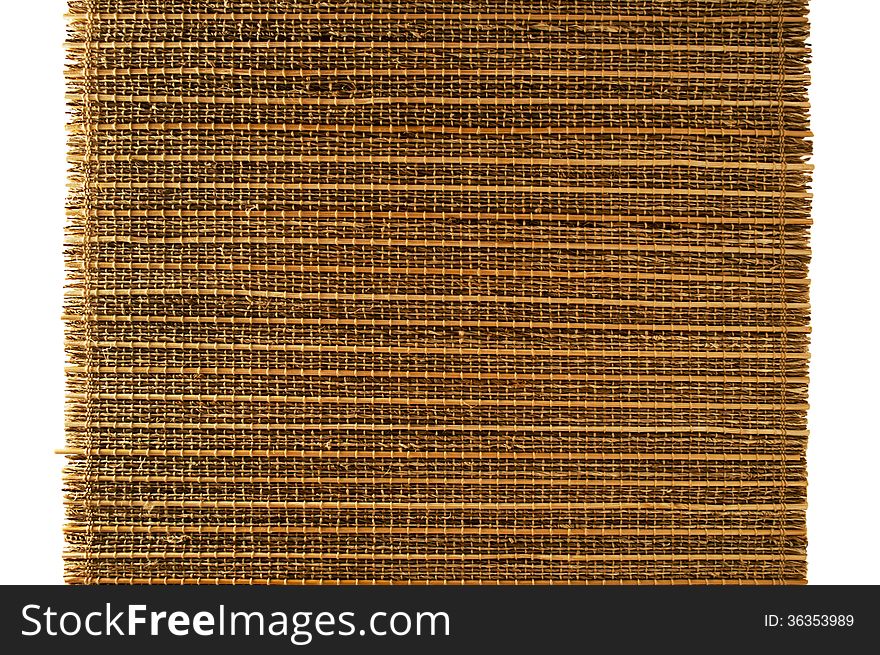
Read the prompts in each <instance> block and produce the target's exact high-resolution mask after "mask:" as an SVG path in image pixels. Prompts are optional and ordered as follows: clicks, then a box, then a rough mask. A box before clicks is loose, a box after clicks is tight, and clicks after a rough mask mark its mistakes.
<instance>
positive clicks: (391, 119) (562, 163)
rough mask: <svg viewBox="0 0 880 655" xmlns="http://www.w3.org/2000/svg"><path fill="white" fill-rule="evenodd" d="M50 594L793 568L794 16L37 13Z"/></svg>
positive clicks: (803, 333) (698, 4) (669, 7)
mask: <svg viewBox="0 0 880 655" xmlns="http://www.w3.org/2000/svg"><path fill="white" fill-rule="evenodd" d="M69 24H70V32H69V34H70V36H69V43H68V49H69V57H70V62H69V67H68V89H69V106H70V109H71V116H72V118H71V125H70V133H71V136H70V146H69V151H70V161H71V167H72V172H71V191H70V194H69V207H68V213H69V223H68V228H67V232H66V240H67V261H68V271H69V278H70V279H69V288H68V294H67V300H66V310H65V319H66V321H67V349H68V353H69V367H68V392H69V393H68V405H67V407H68V418H67V448H66V449H65V452H66V453H67V455H68V465H67V469H66V487H67V489H66V493H67V497H66V501H65V502H66V507H67V514H68V522H67V525H66V527H65V530H66V535H67V544H68V548H67V551H66V553H65V559H66V574H67V580H68V582H71V583H84V584H90V583H260V584H263V583H281V584H283V583H293V584H299V583H493V584H494V583H510V584H514V583H515V584H532V583H667V584H669V583H689V584H693V583H755V584H773V583H797V582H803V581H805V577H806V562H805V553H806V550H805V549H806V531H805V511H804V510H805V500H806V470H805V447H806V438H807V431H806V407H807V406H806V401H807V374H808V370H807V366H808V354H807V340H808V332H809V304H808V302H809V298H808V280H807V267H808V260H809V255H810V251H809V244H808V229H809V224H810V215H809V213H810V201H809V193H808V184H809V165H808V164H807V163H805V160H806V158H807V157H808V155H809V153H810V142H809V140H808V137H809V136H810V133H809V132H808V102H807V97H806V89H807V85H808V68H807V67H808V60H809V53H808V48H807V45H806V41H805V40H806V38H807V34H808V24H807V21H806V0H766V1H763V0H762V1H757V0H689V1H683V0H682V1H673V0H670V1H666V2H651V1H648V0H472V1H466V2H449V1H446V0H438V1H436V2H421V1H417V0H387V1H386V0H328V1H323V2H307V1H298V0H71V2H70V18H69Z"/></svg>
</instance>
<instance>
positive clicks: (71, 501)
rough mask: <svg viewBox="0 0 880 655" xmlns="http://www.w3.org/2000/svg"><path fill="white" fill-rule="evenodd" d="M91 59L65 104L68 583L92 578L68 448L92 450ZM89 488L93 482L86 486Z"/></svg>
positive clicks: (84, 463) (83, 60) (72, 74)
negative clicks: (84, 370) (83, 369)
mask: <svg viewBox="0 0 880 655" xmlns="http://www.w3.org/2000/svg"><path fill="white" fill-rule="evenodd" d="M89 5H90V2H89V1H88V0H80V1H76V0H71V2H70V4H69V7H70V10H71V11H73V10H76V9H79V10H86V9H87V8H88V6H89ZM90 29H91V24H90V22H89V21H85V22H83V21H76V20H74V19H73V18H72V17H68V19H67V36H68V39H69V40H84V41H90V40H91V37H90ZM89 59H90V55H89V48H88V46H86V47H83V48H76V49H70V48H68V49H67V60H66V62H65V81H66V89H67V94H66V96H65V97H66V100H67V112H68V122H67V164H68V178H67V189H68V191H67V203H66V208H67V211H66V214H67V221H66V223H65V228H64V234H65V249H64V264H65V274H66V276H65V277H66V279H65V287H66V292H65V297H64V314H63V317H62V320H63V321H64V338H65V354H66V361H67V365H68V368H67V370H66V372H65V386H66V390H67V394H66V399H65V444H66V448H65V449H63V450H58V451H56V452H57V453H58V454H63V455H65V456H66V462H65V465H64V467H63V480H64V484H65V497H64V509H65V525H64V527H63V532H64V535H65V537H64V538H65V548H64V553H63V559H64V579H65V582H67V583H74V581H75V580H76V578H77V577H78V576H83V575H85V576H86V577H89V576H90V575H91V571H90V569H89V565H88V562H87V559H83V558H88V556H89V553H90V552H91V548H90V543H91V530H92V526H91V521H90V519H89V516H90V510H89V508H88V507H87V506H86V505H85V504H84V503H83V502H82V498H77V497H73V496H72V495H71V494H70V491H71V488H70V480H71V479H73V478H81V479H83V480H88V479H89V478H90V475H89V469H90V467H91V464H90V462H89V459H88V458H82V457H74V456H71V455H70V452H69V449H70V448H89V447H90V445H91V443H90V438H89V434H90V430H89V429H88V428H89V426H90V425H91V419H92V417H91V415H90V411H89V403H90V401H89V400H83V399H81V398H80V395H81V394H82V393H88V392H89V389H90V388H91V381H90V379H89V378H88V377H87V376H82V375H77V374H76V373H75V372H74V371H72V370H70V368H69V367H71V366H73V367H76V366H83V365H85V366H88V365H89V362H90V354H89V351H90V346H89V345H88V344H89V343H90V342H91V334H90V329H89V322H90V319H89V316H90V315H91V314H92V313H93V312H92V310H91V308H90V305H91V303H92V301H91V299H90V298H88V297H86V296H82V295H81V294H82V293H83V292H84V291H85V289H87V288H89V266H88V261H89V250H90V249H91V248H92V244H91V243H89V235H90V223H91V221H92V220H93V219H92V218H91V217H90V215H91V211H92V210H93V203H92V202H91V199H90V195H91V193H90V190H89V187H90V177H91V176H90V170H91V168H92V166H93V164H90V163H89V162H88V161H87V159H88V157H89V156H90V154H91V143H92V135H91V128H90V127H89V126H90V123H91V121H90V118H89V107H88V103H89V100H88V97H87V95H86V91H87V89H88V84H89V79H88V77H87V76H84V75H83V72H84V71H85V70H87V69H88V68H89V64H90V61H89ZM78 424H81V425H83V426H84V429H74V428H72V427H71V426H72V425H78ZM87 484H88V485H90V484H91V483H90V482H88V483H87ZM69 530H73V531H75V533H77V534H79V535H85V538H84V539H82V540H81V541H80V542H79V543H75V542H74V541H72V540H71V539H70V535H71V532H69Z"/></svg>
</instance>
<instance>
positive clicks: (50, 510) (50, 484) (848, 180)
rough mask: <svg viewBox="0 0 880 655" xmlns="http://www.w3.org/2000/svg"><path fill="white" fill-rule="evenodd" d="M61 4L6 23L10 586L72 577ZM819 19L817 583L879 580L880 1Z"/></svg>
mask: <svg viewBox="0 0 880 655" xmlns="http://www.w3.org/2000/svg"><path fill="white" fill-rule="evenodd" d="M680 1H682V2H686V1H687V0H680ZM64 11H65V0H29V1H28V0H26V1H24V2H4V3H3V22H2V25H0V31H2V38H0V49H2V52H0V66H2V80H0V81H2V84H0V93H2V98H0V134H2V142H0V144H2V147H0V185H2V195H0V212H2V214H0V221H2V222H0V267H2V270H0V284H2V293H0V312H2V315H0V348H2V358H0V403H2V407H0V440H2V441H0V508H2V514H0V530H2V534H0V583H48V584H54V583H60V582H61V581H62V564H61V552H62V548H63V539H62V533H61V525H62V523H63V509H62V503H61V498H62V491H61V468H62V466H63V463H64V458H63V457H61V456H59V455H55V454H53V451H54V450H55V449H56V448H61V447H63V445H64V434H63V421H64V408H63V397H64V377H63V365H64V347H63V328H62V323H61V320H60V315H61V311H62V310H61V307H62V292H61V289H62V285H63V281H64V267H63V261H62V248H63V246H62V230H63V225H64V209H63V208H64V199H65V184H66V163H65V132H64V127H63V125H64V122H65V120H66V119H65V107H64V98H63V94H64V92H65V89H64V79H63V76H62V63H63V59H64V53H63V49H62V43H63V41H64V38H65V25H64V19H63V14H64ZM811 20H812V28H813V34H812V38H811V39H810V42H811V44H812V46H813V60H814V65H813V82H814V84H813V88H812V91H811V100H812V103H813V109H812V114H813V121H812V129H813V131H814V132H815V133H816V135H817V136H816V138H815V141H814V143H815V157H814V159H813V163H814V164H815V165H816V172H815V177H814V184H813V191H814V194H815V201H814V220H815V227H814V229H813V249H814V260H813V265H812V270H811V278H812V280H813V286H812V302H813V309H814V322H813V328H814V330H813V340H812V353H813V359H812V370H811V375H812V385H811V394H810V402H811V406H812V409H811V410H810V429H811V437H810V447H809V459H808V466H809V516H808V520H809V525H808V529H809V539H810V545H809V555H808V556H809V580H810V582H811V583H812V584H865V583H871V584H878V583H880V528H878V523H880V484H878V478H880V469H878V465H880V394H878V391H880V385H878V381H877V380H878V375H880V357H878V352H880V347H878V339H880V330H878V328H880V313H878V311H877V306H878V303H880V285H878V282H880V275H878V267H880V227H878V226H880V138H878V134H880V120H878V116H880V106H878V100H880V97H878V91H877V89H878V88H880V66H878V64H880V58H878V56H877V52H878V49H880V30H878V28H880V2H877V1H876V0H813V7H812V18H811Z"/></svg>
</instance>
